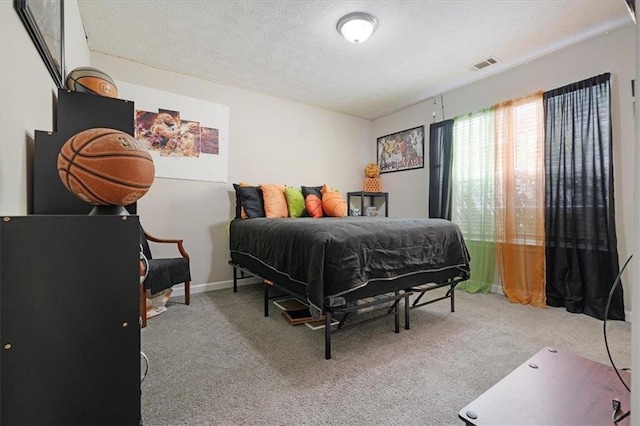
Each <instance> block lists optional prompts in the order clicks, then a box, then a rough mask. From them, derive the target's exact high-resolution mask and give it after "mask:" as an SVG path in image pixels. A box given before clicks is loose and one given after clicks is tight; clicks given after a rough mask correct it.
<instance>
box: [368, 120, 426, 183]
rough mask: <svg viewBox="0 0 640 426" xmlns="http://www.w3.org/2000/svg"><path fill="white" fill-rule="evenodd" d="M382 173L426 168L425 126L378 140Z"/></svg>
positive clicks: (379, 163)
mask: <svg viewBox="0 0 640 426" xmlns="http://www.w3.org/2000/svg"><path fill="white" fill-rule="evenodd" d="M376 148H377V155H378V166H380V173H389V172H398V171H402V170H411V169H420V168H423V167H424V126H420V127H414V128H413V129H407V130H403V131H401V132H397V133H392V134H390V135H386V136H382V137H379V138H378V144H377V147H376Z"/></svg>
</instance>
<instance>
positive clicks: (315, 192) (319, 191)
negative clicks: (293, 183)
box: [300, 185, 322, 199]
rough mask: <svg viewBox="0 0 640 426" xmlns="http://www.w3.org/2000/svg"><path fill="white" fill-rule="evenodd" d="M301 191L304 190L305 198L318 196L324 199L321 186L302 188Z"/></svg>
mask: <svg viewBox="0 0 640 426" xmlns="http://www.w3.org/2000/svg"><path fill="white" fill-rule="evenodd" d="M300 189H302V195H304V198H305V199H306V198H307V195H311V194H313V195H317V196H318V198H322V185H320V186H301V187H300Z"/></svg>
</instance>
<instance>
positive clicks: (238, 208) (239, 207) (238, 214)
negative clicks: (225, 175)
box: [233, 183, 242, 219]
mask: <svg viewBox="0 0 640 426" xmlns="http://www.w3.org/2000/svg"><path fill="white" fill-rule="evenodd" d="M238 188H240V185H238V184H237V183H234V184H233V189H234V190H235V191H236V219H240V218H241V217H242V200H240V191H238Z"/></svg>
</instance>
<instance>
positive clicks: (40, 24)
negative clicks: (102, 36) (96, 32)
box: [13, 0, 65, 89]
mask: <svg viewBox="0 0 640 426" xmlns="http://www.w3.org/2000/svg"><path fill="white" fill-rule="evenodd" d="M13 6H14V8H15V10H16V12H18V15H19V16H20V19H21V20H22V23H23V24H24V26H25V28H26V29H27V32H28V33H29V36H30V37H31V40H33V43H34V44H35V46H36V49H37V50H38V53H39V54H40V56H41V57H42V60H43V61H44V63H45V66H46V67H47V70H49V74H51V77H52V78H53V81H55V82H56V86H58V87H59V88H61V89H64V88H65V70H64V1H63V0H48V1H42V0H14V2H13Z"/></svg>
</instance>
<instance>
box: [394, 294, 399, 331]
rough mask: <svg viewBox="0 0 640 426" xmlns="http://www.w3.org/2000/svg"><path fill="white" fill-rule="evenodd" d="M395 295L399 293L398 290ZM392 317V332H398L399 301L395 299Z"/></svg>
mask: <svg viewBox="0 0 640 426" xmlns="http://www.w3.org/2000/svg"><path fill="white" fill-rule="evenodd" d="M395 293H396V296H397V295H399V294H400V292H399V291H398V290H396V292H395ZM393 319H394V322H395V324H394V330H393V332H394V333H400V301H399V300H396V301H395V312H394V315H393Z"/></svg>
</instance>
